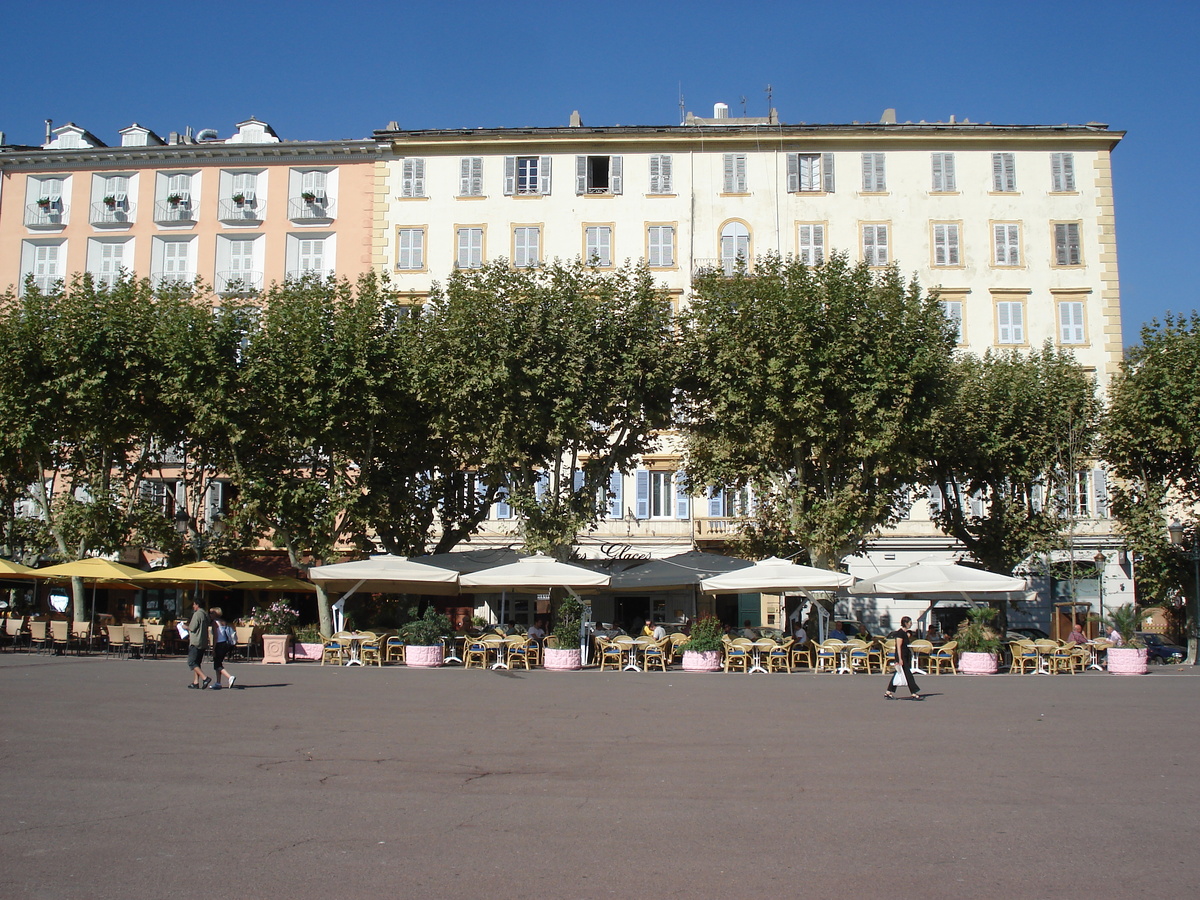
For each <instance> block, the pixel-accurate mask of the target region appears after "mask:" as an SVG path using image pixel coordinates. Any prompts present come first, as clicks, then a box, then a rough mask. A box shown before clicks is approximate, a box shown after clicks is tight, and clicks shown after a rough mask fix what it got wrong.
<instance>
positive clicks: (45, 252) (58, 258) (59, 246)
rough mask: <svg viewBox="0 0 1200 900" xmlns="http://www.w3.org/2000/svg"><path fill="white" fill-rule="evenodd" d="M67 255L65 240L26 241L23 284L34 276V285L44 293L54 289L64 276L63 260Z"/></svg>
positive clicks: (22, 262)
mask: <svg viewBox="0 0 1200 900" xmlns="http://www.w3.org/2000/svg"><path fill="white" fill-rule="evenodd" d="M66 257H67V249H66V242H65V241H53V242H49V243H33V242H31V241H25V242H24V244H23V246H22V248H21V284H22V287H24V283H25V279H26V278H29V277H30V276H32V278H33V284H34V286H35V287H36V288H37V289H38V290H39V291H41V292H42V293H44V294H45V293H49V292H50V291H53V290H54V288H55V285H56V284H57V283H58V282H59V281H60V280H61V279H62V277H63V262H64V261H65V260H66Z"/></svg>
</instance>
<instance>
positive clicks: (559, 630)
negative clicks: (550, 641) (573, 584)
mask: <svg viewBox="0 0 1200 900" xmlns="http://www.w3.org/2000/svg"><path fill="white" fill-rule="evenodd" d="M582 617H583V605H582V604H581V603H580V602H579V598H578V597H576V596H575V595H574V594H568V595H567V596H566V597H563V598H562V600H560V601H559V604H558V610H557V612H556V613H555V616H554V630H553V631H551V632H550V633H551V634H552V635H554V637H555V638H556V639H557V642H558V647H559V649H561V650H570V649H572V648H575V647H578V646H579V626H580V623H581V621H582Z"/></svg>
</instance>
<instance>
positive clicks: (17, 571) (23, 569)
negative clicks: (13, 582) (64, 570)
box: [0, 559, 42, 578]
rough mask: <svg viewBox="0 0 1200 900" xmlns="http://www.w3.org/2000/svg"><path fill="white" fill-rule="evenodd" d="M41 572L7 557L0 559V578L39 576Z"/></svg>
mask: <svg viewBox="0 0 1200 900" xmlns="http://www.w3.org/2000/svg"><path fill="white" fill-rule="evenodd" d="M41 577H42V573H41V572H39V571H38V570H37V569H31V568H29V566H23V565H21V564H20V563H19V562H13V561H12V560H9V559H0V578H41Z"/></svg>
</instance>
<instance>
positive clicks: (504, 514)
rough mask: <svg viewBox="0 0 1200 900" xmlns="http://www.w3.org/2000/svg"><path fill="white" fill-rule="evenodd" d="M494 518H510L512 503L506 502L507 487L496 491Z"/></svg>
mask: <svg viewBox="0 0 1200 900" xmlns="http://www.w3.org/2000/svg"><path fill="white" fill-rule="evenodd" d="M496 518H497V519H511V518H512V505H511V504H510V503H509V502H508V488H506V487H502V488H500V489H499V490H497V491H496Z"/></svg>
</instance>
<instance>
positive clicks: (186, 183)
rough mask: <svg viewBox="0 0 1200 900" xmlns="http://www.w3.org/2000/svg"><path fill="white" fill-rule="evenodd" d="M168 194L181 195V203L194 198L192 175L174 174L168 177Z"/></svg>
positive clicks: (171, 195)
mask: <svg viewBox="0 0 1200 900" xmlns="http://www.w3.org/2000/svg"><path fill="white" fill-rule="evenodd" d="M167 196H168V197H179V200H180V202H181V203H187V202H188V201H189V200H191V199H192V176H191V175H172V176H171V177H170V178H168V179H167Z"/></svg>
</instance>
